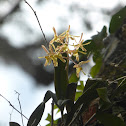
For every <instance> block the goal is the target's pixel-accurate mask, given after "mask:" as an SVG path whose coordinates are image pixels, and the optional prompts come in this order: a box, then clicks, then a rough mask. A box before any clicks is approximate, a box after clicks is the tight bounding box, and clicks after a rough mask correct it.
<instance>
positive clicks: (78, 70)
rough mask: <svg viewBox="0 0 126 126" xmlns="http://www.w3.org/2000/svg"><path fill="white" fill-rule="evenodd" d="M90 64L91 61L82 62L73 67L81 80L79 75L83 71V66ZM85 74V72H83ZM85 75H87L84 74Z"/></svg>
mask: <svg viewBox="0 0 126 126" xmlns="http://www.w3.org/2000/svg"><path fill="white" fill-rule="evenodd" d="M88 62H89V60H87V61H81V62H79V63H78V64H75V65H74V66H73V68H76V76H77V77H78V78H79V74H80V72H81V71H82V65H83V64H85V63H88ZM82 72H83V71H82ZM83 73H84V72H83ZM84 74H85V73H84Z"/></svg>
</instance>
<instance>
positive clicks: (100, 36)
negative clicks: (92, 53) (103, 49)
mask: <svg viewBox="0 0 126 126" xmlns="http://www.w3.org/2000/svg"><path fill="white" fill-rule="evenodd" d="M106 31H107V28H106V26H103V28H102V30H101V32H98V34H97V35H94V36H92V40H93V41H94V42H95V44H100V43H101V45H103V43H102V41H103V39H104V38H105V37H106V36H107V32H106Z"/></svg>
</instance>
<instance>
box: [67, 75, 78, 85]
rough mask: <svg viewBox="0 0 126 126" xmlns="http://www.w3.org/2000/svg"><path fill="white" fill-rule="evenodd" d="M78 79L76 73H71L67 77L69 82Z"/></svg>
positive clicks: (74, 81)
mask: <svg viewBox="0 0 126 126" xmlns="http://www.w3.org/2000/svg"><path fill="white" fill-rule="evenodd" d="M78 80H79V78H78V77H77V76H76V73H72V74H71V75H70V77H69V84H70V83H76V82H77V81H78Z"/></svg>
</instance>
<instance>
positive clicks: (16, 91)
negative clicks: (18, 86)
mask: <svg viewBox="0 0 126 126" xmlns="http://www.w3.org/2000/svg"><path fill="white" fill-rule="evenodd" d="M15 92H16V94H18V103H19V107H20V111H21V120H22V125H23V126H24V122H23V116H22V108H21V102H20V99H19V96H20V94H19V92H17V91H15Z"/></svg>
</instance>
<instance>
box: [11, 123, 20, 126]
mask: <svg viewBox="0 0 126 126" xmlns="http://www.w3.org/2000/svg"><path fill="white" fill-rule="evenodd" d="M9 126H20V125H19V124H18V123H16V122H9Z"/></svg>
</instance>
